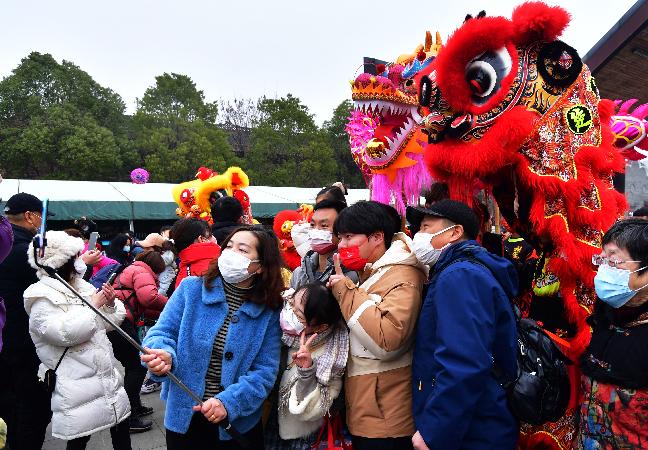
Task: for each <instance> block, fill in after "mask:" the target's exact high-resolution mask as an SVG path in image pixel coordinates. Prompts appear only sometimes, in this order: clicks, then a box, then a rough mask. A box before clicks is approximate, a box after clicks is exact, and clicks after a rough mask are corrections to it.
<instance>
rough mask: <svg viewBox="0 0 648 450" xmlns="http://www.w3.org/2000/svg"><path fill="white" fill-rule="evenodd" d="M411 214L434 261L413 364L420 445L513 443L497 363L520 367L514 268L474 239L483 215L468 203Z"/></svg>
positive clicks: (419, 248) (421, 251)
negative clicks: (472, 208) (477, 213)
mask: <svg viewBox="0 0 648 450" xmlns="http://www.w3.org/2000/svg"><path fill="white" fill-rule="evenodd" d="M407 219H408V221H409V223H410V224H411V226H412V229H413V231H414V232H416V235H415V236H414V249H415V252H416V255H417V257H418V258H419V260H420V261H421V262H422V263H423V264H427V265H430V266H431V274H430V284H429V289H428V292H427V296H426V298H425V301H424V303H423V308H422V310H421V315H420V317H419V322H418V328H417V334H416V342H415V347H414V361H413V364H412V370H413V373H412V380H413V386H412V388H413V408H414V421H415V424H416V428H417V432H416V434H415V435H414V437H413V438H412V441H413V444H414V448H415V449H417V450H423V449H425V450H427V449H430V450H434V449H439V450H441V449H442V450H454V449H479V450H509V449H510V450H513V449H515V446H516V442H517V439H518V422H517V420H516V419H515V418H514V417H513V415H512V413H511V411H510V410H509V408H508V405H507V400H506V392H505V391H504V388H502V386H501V385H500V384H499V383H498V381H497V379H496V377H495V376H494V375H493V373H492V370H493V365H494V364H496V365H497V366H498V367H499V368H500V369H501V371H502V372H503V373H504V375H505V376H506V377H510V378H511V379H512V378H514V376H515V374H516V368H517V365H516V364H517V363H516V327H515V318H514V316H513V311H512V308H511V304H510V299H511V298H512V297H513V296H514V295H516V293H517V289H518V282H517V279H518V278H517V274H516V272H515V269H514V267H513V265H512V264H511V263H510V262H508V261H507V260H505V259H504V258H500V257H498V256H495V255H492V254H491V253H489V252H487V251H486V250H485V249H484V248H482V247H481V246H479V244H478V243H477V242H476V241H475V239H476V238H477V235H478V233H479V221H478V219H477V216H476V215H475V213H474V212H473V211H472V210H471V209H470V208H469V207H468V206H466V205H465V204H463V203H460V202H457V201H453V200H442V201H440V202H438V203H435V204H434V205H432V206H431V207H430V208H423V207H418V208H412V207H410V208H408V210H407Z"/></svg>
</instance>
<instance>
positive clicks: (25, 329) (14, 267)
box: [0, 225, 38, 359]
mask: <svg viewBox="0 0 648 450" xmlns="http://www.w3.org/2000/svg"><path fill="white" fill-rule="evenodd" d="M11 228H12V229H13V234H14V243H13V247H12V248H11V252H10V253H9V255H8V256H7V258H6V259H5V260H4V261H3V262H2V263H0V297H2V298H4V301H5V307H6V308H7V323H6V324H5V327H4V329H3V330H2V341H3V345H4V347H3V350H2V351H3V353H16V352H17V353H20V352H23V351H25V352H29V354H30V355H32V354H33V356H35V355H36V349H35V347H34V343H33V342H32V340H31V337H30V336H29V316H28V315H27V313H26V312H25V307H24V300H23V293H24V292H25V289H27V288H28V287H29V286H30V285H32V284H34V283H36V282H37V281H38V278H36V271H35V270H34V269H33V268H32V267H31V266H30V265H29V263H28V262H27V247H28V246H29V243H30V242H31V240H32V239H33V237H34V235H33V234H32V233H31V232H30V231H29V230H27V229H25V228H22V227H19V226H16V225H11ZM36 359H38V358H36Z"/></svg>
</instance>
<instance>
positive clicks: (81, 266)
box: [74, 257, 88, 276]
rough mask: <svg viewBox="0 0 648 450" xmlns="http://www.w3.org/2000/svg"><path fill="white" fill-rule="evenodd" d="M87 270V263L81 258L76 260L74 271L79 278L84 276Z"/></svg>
mask: <svg viewBox="0 0 648 450" xmlns="http://www.w3.org/2000/svg"><path fill="white" fill-rule="evenodd" d="M87 268H88V267H87V266H86V263H84V262H83V260H82V259H81V258H80V257H79V258H77V259H75V260H74V270H75V271H76V273H78V274H79V276H83V275H84V274H85V272H86V269H87Z"/></svg>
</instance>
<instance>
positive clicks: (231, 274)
mask: <svg viewBox="0 0 648 450" xmlns="http://www.w3.org/2000/svg"><path fill="white" fill-rule="evenodd" d="M253 262H259V260H257V259H255V260H251V259H250V258H248V257H247V256H245V255H242V254H240V253H237V252H235V251H234V250H232V249H230V248H226V249H225V250H223V253H221V255H220V256H219V257H218V270H220V274H221V276H222V277H223V280H225V281H227V282H228V283H230V284H236V283H240V282H242V281H245V280H247V279H248V278H250V277H251V276H252V275H254V274H253V273H250V272H248V267H250V264H251V263H253Z"/></svg>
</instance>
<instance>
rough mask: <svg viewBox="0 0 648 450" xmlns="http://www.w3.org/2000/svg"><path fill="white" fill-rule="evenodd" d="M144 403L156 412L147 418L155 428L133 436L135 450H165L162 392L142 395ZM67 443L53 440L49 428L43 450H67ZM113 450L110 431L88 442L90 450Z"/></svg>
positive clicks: (95, 435)
mask: <svg viewBox="0 0 648 450" xmlns="http://www.w3.org/2000/svg"><path fill="white" fill-rule="evenodd" d="M142 402H143V403H144V404H145V405H146V406H151V407H153V409H154V410H155V412H154V413H153V415H151V416H148V417H147V419H151V420H152V421H153V428H152V429H151V430H150V431H147V432H145V433H137V434H131V443H132V445H133V450H152V449H165V448H166V443H165V440H164V402H163V401H162V400H160V391H157V392H154V393H152V394H146V395H142ZM65 442H66V441H62V440H60V439H55V438H53V437H52V432H51V429H50V428H48V429H47V438H46V439H45V445H43V450H65ZM112 448H113V447H112V442H111V441H110V432H109V431H108V430H104V431H102V432H100V433H96V434H94V435H93V436H92V437H91V438H90V442H88V446H87V449H88V450H112Z"/></svg>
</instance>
